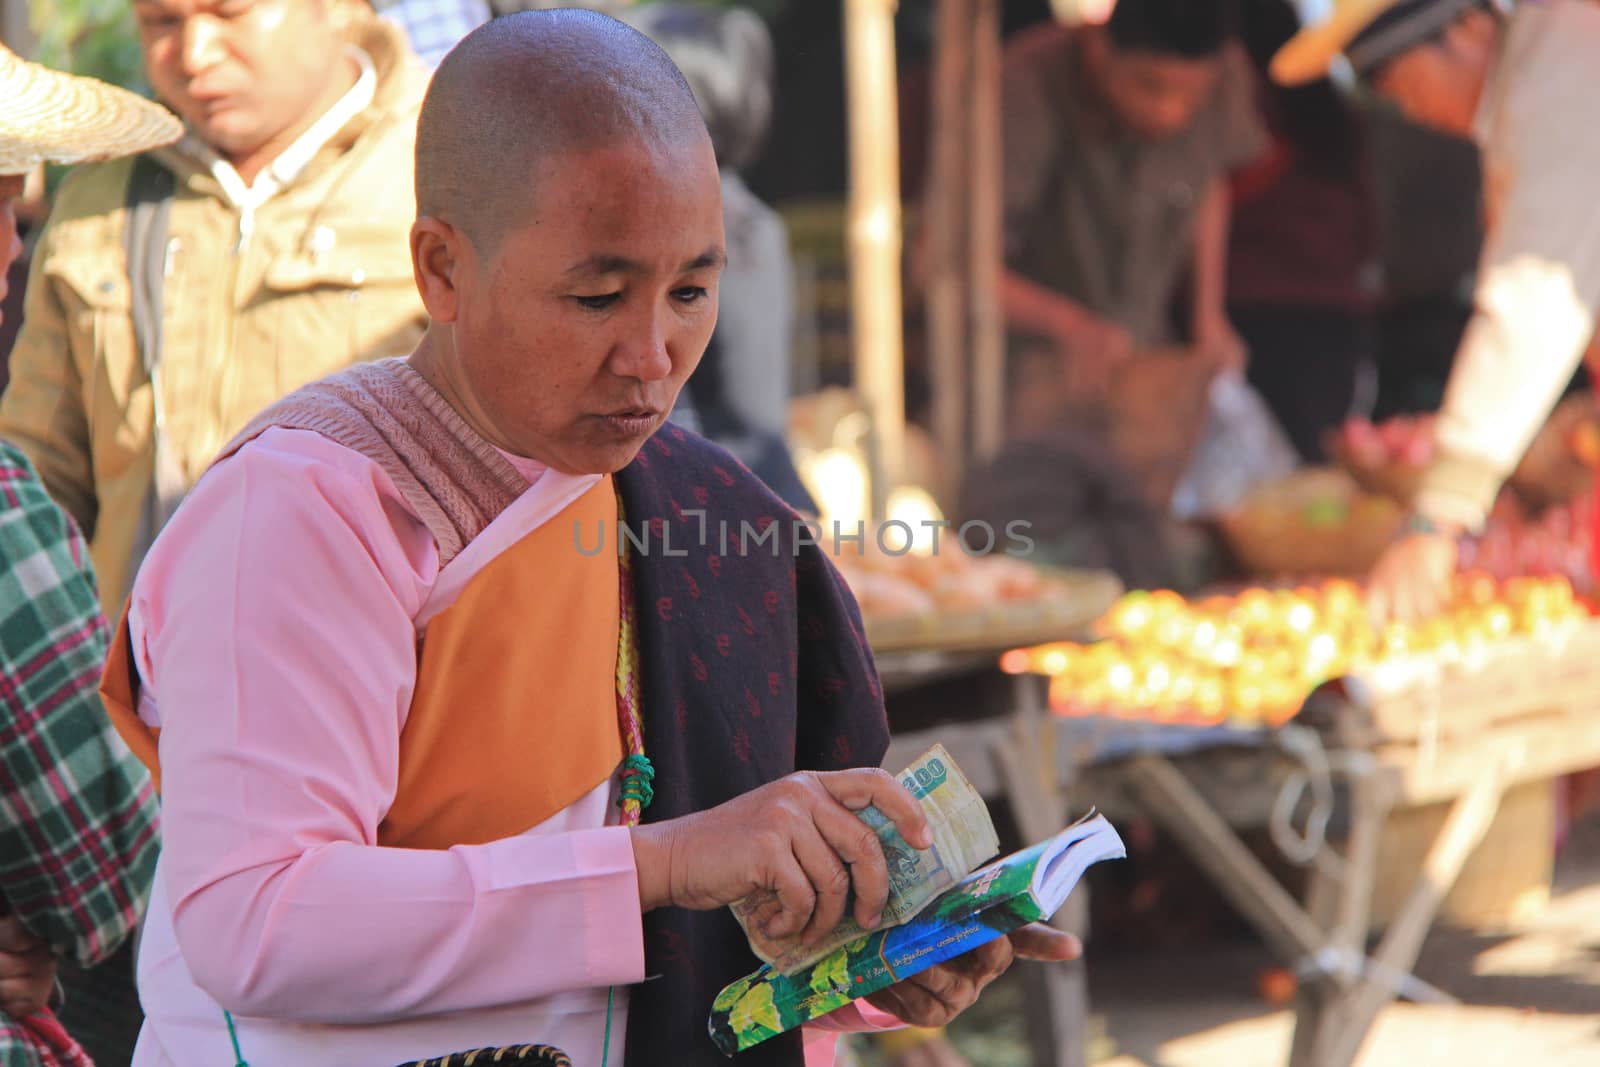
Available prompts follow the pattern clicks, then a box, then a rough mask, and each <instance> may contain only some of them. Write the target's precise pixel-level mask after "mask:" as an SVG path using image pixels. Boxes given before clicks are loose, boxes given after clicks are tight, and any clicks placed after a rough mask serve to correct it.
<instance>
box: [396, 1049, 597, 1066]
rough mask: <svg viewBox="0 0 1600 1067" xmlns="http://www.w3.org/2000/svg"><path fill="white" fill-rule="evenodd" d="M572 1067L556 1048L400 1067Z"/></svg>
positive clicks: (481, 1052)
mask: <svg viewBox="0 0 1600 1067" xmlns="http://www.w3.org/2000/svg"><path fill="white" fill-rule="evenodd" d="M491 1064H492V1065H494V1067H572V1059H571V1057H569V1056H568V1055H567V1054H566V1053H565V1052H562V1051H561V1050H560V1049H558V1048H556V1047H554V1046H553V1045H507V1046H505V1047H503V1048H479V1049H472V1050H471V1051H469V1052H452V1053H451V1054H450V1055H448V1056H436V1057H434V1058H433V1059H431V1060H412V1061H411V1062H410V1063H403V1064H401V1065H400V1067H490V1065H491Z"/></svg>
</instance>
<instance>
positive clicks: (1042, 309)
mask: <svg viewBox="0 0 1600 1067" xmlns="http://www.w3.org/2000/svg"><path fill="white" fill-rule="evenodd" d="M1000 301H1001V306H1002V308H1003V309H1004V311H1005V316H1006V322H1007V323H1009V324H1010V326H1011V328H1012V329H1013V330H1018V331H1020V332H1024V333H1033V334H1038V335H1039V336H1040V337H1048V338H1050V339H1051V340H1057V341H1059V340H1062V339H1064V338H1069V337H1075V336H1083V335H1087V334H1089V333H1092V332H1093V331H1095V330H1096V329H1099V328H1102V327H1103V326H1104V325H1105V323H1104V322H1103V320H1101V319H1100V318H1099V317H1098V316H1097V315H1095V314H1094V313H1093V312H1091V311H1090V310H1089V309H1088V308H1086V307H1084V306H1083V305H1082V304H1080V303H1078V302H1077V301H1075V300H1073V299H1071V298H1070V297H1067V296H1064V295H1063V294H1061V293H1058V292H1056V291H1055V290H1054V289H1048V288H1046V287H1045V286H1043V285H1040V284H1039V283H1038V282H1035V281H1032V280H1030V279H1028V278H1027V277H1024V276H1023V275H1021V274H1019V273H1017V272H1016V271H1014V270H1011V269H1009V268H1007V269H1006V270H1005V271H1004V272H1003V273H1002V274H1001V276H1000Z"/></svg>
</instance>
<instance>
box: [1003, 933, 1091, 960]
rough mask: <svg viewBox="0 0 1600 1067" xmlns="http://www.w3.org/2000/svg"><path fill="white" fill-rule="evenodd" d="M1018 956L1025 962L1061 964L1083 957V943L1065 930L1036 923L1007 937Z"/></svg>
mask: <svg viewBox="0 0 1600 1067" xmlns="http://www.w3.org/2000/svg"><path fill="white" fill-rule="evenodd" d="M1007 939H1008V940H1009V941H1010V942H1011V947H1012V948H1013V949H1015V950H1016V954H1017V955H1018V956H1020V957H1021V958H1022V959H1025V960H1043V961H1045V962H1047V963H1060V962H1062V961H1064V960H1075V959H1078V958H1079V957H1081V956H1082V955H1083V942H1082V941H1080V940H1078V939H1077V938H1076V937H1074V936H1073V935H1072V934H1069V933H1067V932H1066V931H1065V930H1057V929H1056V928H1055V927H1053V926H1045V925H1044V924H1042V923H1035V924H1033V925H1031V926H1024V927H1022V928H1021V929H1019V930H1013V931H1011V933H1010V934H1008V935H1007Z"/></svg>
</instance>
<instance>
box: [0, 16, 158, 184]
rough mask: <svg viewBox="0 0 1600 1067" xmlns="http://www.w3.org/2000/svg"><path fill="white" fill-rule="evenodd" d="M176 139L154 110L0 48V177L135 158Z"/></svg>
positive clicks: (133, 97)
mask: <svg viewBox="0 0 1600 1067" xmlns="http://www.w3.org/2000/svg"><path fill="white" fill-rule="evenodd" d="M182 134H183V124H182V123H181V122H179V121H178V119H177V116H175V115H173V114H172V112H170V111H168V110H167V109H166V108H164V107H162V106H161V105H159V104H155V103H152V102H151V101H149V100H146V99H145V98H144V97H142V96H138V95H136V94H134V93H130V92H128V91H127V90H126V89H119V88H117V87H116V86H114V85H108V84H106V83H105V82H103V81H99V80H97V79H95V78H84V77H80V76H78V75H75V74H65V73H62V72H61V71H59V70H51V69H50V68H49V67H45V66H40V65H39V64H38V63H30V62H28V61H27V60H25V59H23V58H22V57H20V56H18V55H17V54H16V53H15V52H12V51H11V50H10V49H8V48H6V47H5V46H4V45H0V174H26V173H28V172H29V171H31V170H33V168H34V167H36V166H38V165H39V164H41V163H69V164H70V163H91V162H94V161H97V160H102V159H113V158H116V157H117V156H127V155H133V154H135V153H137V152H144V151H147V150H148V149H151V148H157V147H159V146H161V145H165V144H171V143H172V142H173V141H176V140H177V139H178V138H179V137H180V136H181V135H182Z"/></svg>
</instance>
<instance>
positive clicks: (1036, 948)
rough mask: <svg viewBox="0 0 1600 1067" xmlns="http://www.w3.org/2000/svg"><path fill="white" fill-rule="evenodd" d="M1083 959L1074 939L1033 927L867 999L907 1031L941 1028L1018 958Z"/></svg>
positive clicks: (1078, 945)
mask: <svg viewBox="0 0 1600 1067" xmlns="http://www.w3.org/2000/svg"><path fill="white" fill-rule="evenodd" d="M1082 954H1083V944H1082V943H1081V942H1080V941H1079V940H1078V939H1077V938H1076V937H1073V936H1072V935H1071V934H1068V933H1064V932H1062V931H1060V930H1057V929H1055V928H1054V927H1050V926H1045V925H1043V924H1040V923H1035V924H1033V925H1032V926H1024V927H1023V928H1022V929H1020V930H1013V931H1012V932H1011V933H1009V934H1007V935H1006V936H1005V937H1002V938H997V939H996V940H994V941H991V942H989V943H988V944H987V945H980V946H979V947H978V948H975V949H973V950H972V951H971V952H968V953H967V954H966V955H964V956H957V957H956V958H955V959H953V960H950V961H948V962H946V963H941V964H939V965H938V966H936V967H929V968H928V969H927V970H926V971H923V972H922V973H921V974H914V975H912V976H911V977H910V978H907V979H905V980H904V981H902V982H897V983H896V984H894V985H892V986H890V987H889V988H887V989H884V990H880V991H879V992H877V993H874V994H872V995H871V996H868V997H867V998H866V1000H867V1003H869V1004H871V1005H872V1006H873V1007H874V1008H877V1009H878V1010H879V1011H886V1012H888V1013H889V1014H890V1015H893V1016H894V1017H895V1018H897V1019H899V1020H901V1021H902V1022H905V1023H908V1024H910V1025H911V1026H943V1025H945V1024H946V1023H948V1022H949V1021H950V1020H951V1019H954V1018H955V1017H956V1016H957V1015H960V1014H961V1013H962V1012H964V1011H966V1010H967V1009H968V1008H970V1007H972V1005H973V1004H975V1003H976V1002H977V1000H978V995H979V994H980V993H982V992H983V990H984V988H985V987H987V986H988V985H989V983H990V982H993V981H994V980H995V979H996V978H999V977H1000V976H1001V975H1002V974H1004V973H1006V970H1007V969H1008V968H1009V967H1010V966H1011V963H1012V961H1013V960H1015V959H1017V958H1018V957H1021V958H1022V959H1028V960H1043V961H1045V962H1052V963H1059V962H1061V961H1063V960H1075V959H1077V958H1078V957H1079V956H1081V955H1082Z"/></svg>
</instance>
